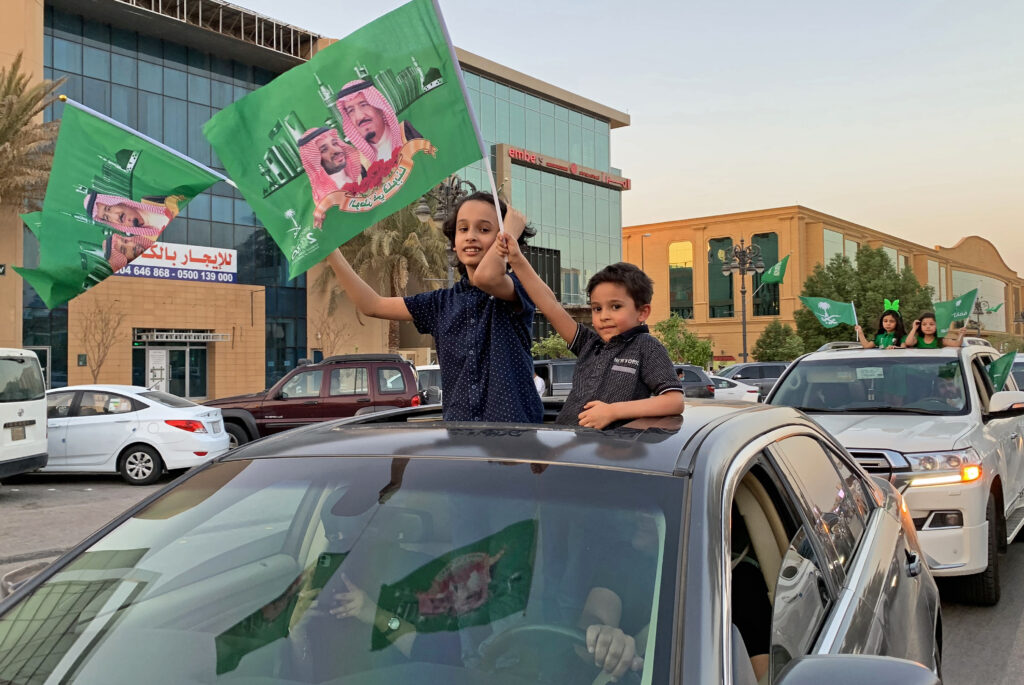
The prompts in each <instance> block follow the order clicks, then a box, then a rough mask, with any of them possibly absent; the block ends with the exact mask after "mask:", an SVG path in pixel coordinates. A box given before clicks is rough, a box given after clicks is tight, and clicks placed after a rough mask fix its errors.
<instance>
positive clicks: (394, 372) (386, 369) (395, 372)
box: [377, 366, 405, 393]
mask: <svg viewBox="0 0 1024 685" xmlns="http://www.w3.org/2000/svg"><path fill="white" fill-rule="evenodd" d="M377 390H379V391H380V392H382V393H401V392H405V377H404V376H402V370H401V369H397V368H395V367H393V366H382V367H378V368H377Z"/></svg>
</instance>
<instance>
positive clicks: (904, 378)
mask: <svg viewBox="0 0 1024 685" xmlns="http://www.w3.org/2000/svg"><path fill="white" fill-rule="evenodd" d="M998 356H999V353H998V352H997V351H996V350H995V349H993V348H991V347H984V346H980V345H969V346H966V347H946V348H942V349H937V350H918V349H901V350H877V349H871V350H864V349H862V350H832V351H827V352H814V353H811V354H808V355H805V356H803V357H800V358H799V359H797V360H796V361H795V362H793V363H792V364H791V365H790V367H789V369H788V370H787V371H786V373H785V375H783V377H782V378H781V379H779V382H778V384H777V385H776V386H775V389H774V390H773V391H772V392H771V394H770V395H769V396H768V400H767V402H768V404H773V405H786V406H790V407H796V408H798V409H802V410H803V411H804V412H806V413H808V414H810V415H811V416H812V417H814V418H815V419H816V420H817V421H818V422H819V423H820V424H821V425H822V426H824V427H825V428H826V429H827V430H828V431H830V432H831V433H832V434H833V435H835V436H836V438H837V439H838V440H839V441H840V442H841V443H843V446H844V447H846V448H847V449H848V450H849V451H850V453H851V454H852V455H853V456H854V457H855V458H856V459H857V460H858V461H859V462H860V464H861V466H863V467H864V469H865V470H867V471H868V472H869V473H873V474H876V475H878V476H882V477H884V478H886V479H888V480H889V481H890V482H892V484H893V485H895V486H896V487H897V488H899V489H900V490H901V491H902V492H903V494H904V497H905V499H906V503H907V506H908V507H909V508H910V515H911V517H912V518H913V521H914V525H915V527H916V528H917V530H918V536H919V537H920V539H921V546H922V547H923V548H924V551H925V552H926V553H927V554H928V557H929V559H928V561H929V564H931V568H932V571H933V572H934V573H935V575H937V576H957V577H959V581H958V584H959V585H960V586H961V588H960V589H961V590H962V593H963V596H964V598H965V599H967V600H968V601H973V602H976V603H978V604H995V603H996V602H997V601H999V552H1000V551H1005V549H1006V545H1007V543H1008V542H1010V541H1012V540H1013V539H1014V537H1015V536H1016V535H1017V533H1018V532H1019V531H1020V529H1021V528H1022V527H1024V468H1022V463H1024V440H1022V438H1021V436H1024V392H1019V391H1018V390H1017V385H1016V383H1015V381H1014V379H1013V378H1012V377H1010V378H1008V379H1007V381H1006V385H1005V386H1004V388H1005V389H1001V388H994V387H993V385H992V381H991V379H990V377H989V374H988V372H987V367H988V365H989V364H991V363H992V362H993V361H994V360H995V359H997V358H998Z"/></svg>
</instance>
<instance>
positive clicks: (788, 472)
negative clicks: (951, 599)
mask: <svg viewBox="0 0 1024 685" xmlns="http://www.w3.org/2000/svg"><path fill="white" fill-rule="evenodd" d="M770 452H771V453H772V455H773V456H774V457H775V459H776V462H777V464H778V465H779V467H780V469H781V471H782V473H783V474H784V476H785V479H786V481H787V483H788V485H789V487H790V488H791V489H792V491H793V496H794V498H795V499H796V500H797V501H798V502H799V504H800V507H799V508H800V515H801V518H802V520H803V522H804V525H805V529H806V532H807V536H808V541H809V542H811V543H812V546H813V548H814V549H816V550H818V551H819V552H820V554H821V557H820V558H823V559H825V560H826V563H827V565H828V566H829V571H828V573H827V575H826V578H829V579H831V586H832V588H833V590H838V589H839V588H841V587H842V588H845V592H846V593H848V596H849V601H844V602H841V603H837V604H835V605H834V606H833V607H832V608H831V609H830V610H829V613H828V615H827V617H826V618H825V621H824V624H823V626H822V630H821V633H820V636H819V638H818V640H817V642H816V646H815V648H814V651H817V652H822V653H840V652H842V653H861V652H863V653H873V654H879V655H882V656H898V657H901V658H905V659H912V660H915V661H919V662H921V663H923V664H926V665H928V666H929V667H934V660H935V657H936V654H937V651H936V650H937V645H936V643H935V639H934V638H935V635H934V624H935V620H934V616H937V601H938V597H937V595H934V596H932V595H930V594H928V593H929V592H933V591H934V590H933V586H931V585H930V584H928V585H926V584H925V583H926V579H927V572H926V570H925V568H924V565H925V560H924V559H923V558H921V555H919V554H918V552H917V546H916V544H914V543H912V541H911V540H910V538H909V537H908V536H913V535H914V532H913V530H914V529H913V524H912V523H911V522H910V521H909V519H908V515H906V514H905V513H903V512H902V511H901V507H900V505H899V501H900V499H899V496H898V495H897V494H896V493H895V491H894V490H892V489H891V488H888V490H887V492H888V495H887V496H885V497H882V496H881V495H883V494H884V493H880V492H879V488H878V487H877V486H875V485H874V484H873V483H871V482H869V481H868V480H867V476H866V474H865V473H864V472H863V471H861V470H860V469H858V468H857V467H856V466H854V465H853V464H852V463H850V462H849V461H847V458H846V457H845V456H843V455H842V453H841V451H840V450H836V449H834V448H833V447H831V446H829V445H827V444H826V443H824V442H823V441H822V440H821V439H818V438H815V437H814V436H810V435H798V436H792V437H789V438H786V439H784V440H781V441H780V442H778V443H776V444H775V445H773V446H772V447H771V448H770ZM879 500H882V504H881V505H879ZM785 575H786V569H785V563H784V564H783V569H782V571H781V572H780V578H784V577H785ZM781 582H782V580H780V583H781ZM922 594H925V595H926V596H925V597H924V600H923V601H922ZM776 607H777V608H778V607H780V604H779V600H778V596H777V597H776ZM897 627H898V628H897ZM774 630H778V632H779V633H780V634H785V633H786V632H787V631H797V632H799V627H798V626H797V625H795V624H787V623H786V622H785V612H784V613H783V615H782V616H780V621H779V623H778V624H776V623H775V619H774V618H773V631H774ZM773 634H774V633H773ZM772 666H773V668H774V667H775V666H776V664H775V662H774V660H773V664H772Z"/></svg>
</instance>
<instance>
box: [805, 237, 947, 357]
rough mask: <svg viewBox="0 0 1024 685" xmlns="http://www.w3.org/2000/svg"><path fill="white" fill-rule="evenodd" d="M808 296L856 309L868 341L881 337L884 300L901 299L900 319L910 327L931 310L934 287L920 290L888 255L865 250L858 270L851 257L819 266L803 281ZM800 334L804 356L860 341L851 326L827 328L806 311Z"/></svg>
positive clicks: (860, 252) (911, 276)
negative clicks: (843, 342) (825, 347)
mask: <svg viewBox="0 0 1024 685" xmlns="http://www.w3.org/2000/svg"><path fill="white" fill-rule="evenodd" d="M801 295H803V296H805V297H827V298H829V299H830V300H837V301H839V302H853V303H854V304H855V305H856V306H857V321H858V322H859V323H860V325H861V327H862V328H863V329H864V334H865V335H866V336H867V337H868V338H869V339H870V338H873V337H874V335H875V333H876V332H877V331H876V330H875V329H876V328H877V326H878V319H879V317H880V316H881V315H882V311H883V308H884V307H883V301H884V300H885V299H886V298H888V299H890V300H896V299H898V300H899V301H900V314H902V315H903V320H904V324H905V325H906V326H907V328H909V327H910V324H911V323H912V322H913V321H914V319H915V318H917V317H918V316H919V315H920V314H921V313H922V312H926V311H929V310H930V309H931V308H932V288H931V286H926V285H921V284H920V283H919V282H918V280H917V277H916V276H914V272H913V271H911V270H910V269H903V271H898V270H897V269H896V265H894V264H893V263H892V261H891V260H890V259H889V255H887V254H886V253H885V251H884V250H882V249H881V248H871V247H868V246H866V245H861V247H860V249H859V250H857V264H856V266H855V265H854V264H853V263H851V262H850V260H849V258H847V257H844V256H841V255H836V256H835V257H833V258H832V260H831V261H829V263H828V264H827V265H825V266H822V265H821V264H818V265H817V266H815V267H814V272H813V273H811V275H810V276H808V277H807V280H806V281H804V287H803V292H801ZM795 318H796V332H797V334H798V335H799V336H800V338H801V339H802V340H803V343H804V351H805V352H812V351H814V350H816V349H818V348H819V347H821V346H822V345H824V344H825V343H827V342H830V341H833V340H856V339H857V334H856V332H855V331H854V330H853V327H852V326H848V325H846V324H840V325H839V326H836V327H835V328H825V327H824V326H822V325H821V324H820V323H819V322H818V320H817V319H816V318H815V317H814V314H812V313H811V312H810V311H809V310H808V309H807V308H806V307H803V306H801V307H800V308H799V309H797V311H796V314H795Z"/></svg>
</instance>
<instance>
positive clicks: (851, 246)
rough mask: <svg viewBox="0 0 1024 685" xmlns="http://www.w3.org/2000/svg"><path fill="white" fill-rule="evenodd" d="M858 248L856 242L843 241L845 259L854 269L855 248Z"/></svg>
mask: <svg viewBox="0 0 1024 685" xmlns="http://www.w3.org/2000/svg"><path fill="white" fill-rule="evenodd" d="M859 247H860V243H858V242H857V241H856V240H850V239H849V238H846V239H845V240H843V248H844V249H845V251H846V258H847V259H849V260H850V263H851V264H853V265H854V266H855V267H856V266H857V248H859Z"/></svg>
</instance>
